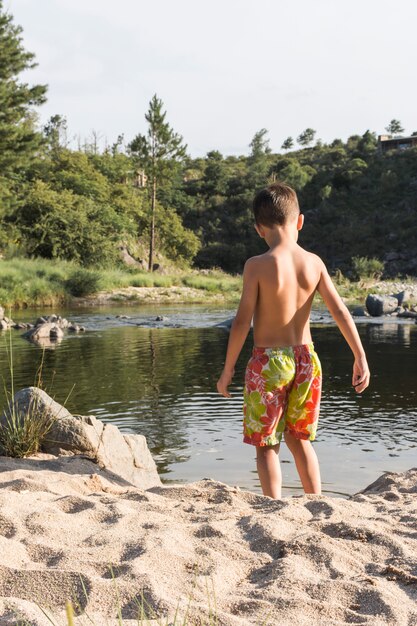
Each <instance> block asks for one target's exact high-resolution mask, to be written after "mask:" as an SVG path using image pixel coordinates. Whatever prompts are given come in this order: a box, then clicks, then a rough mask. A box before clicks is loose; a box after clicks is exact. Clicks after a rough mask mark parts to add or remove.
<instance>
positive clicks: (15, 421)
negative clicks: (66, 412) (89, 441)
mask: <svg viewBox="0 0 417 626" xmlns="http://www.w3.org/2000/svg"><path fill="white" fill-rule="evenodd" d="M6 352H7V357H8V362H9V370H10V389H7V388H6V385H5V383H4V380H3V383H4V393H5V397H6V407H5V410H4V414H3V417H2V423H1V425H0V451H1V454H3V455H5V456H11V457H18V458H23V457H26V456H30V455H32V454H36V453H37V452H39V450H40V448H41V445H42V441H43V439H44V438H45V436H46V435H47V433H48V432H49V431H50V430H51V428H52V426H53V423H54V421H55V420H56V419H57V418H56V416H52V415H51V414H50V413H49V412H45V411H42V410H41V409H40V406H39V397H38V396H36V395H35V396H33V397H32V399H31V401H30V402H29V405H28V407H27V408H26V409H25V410H24V411H23V410H21V409H19V407H18V406H17V404H16V403H15V402H14V395H15V384H14V364H13V343H12V335H11V333H10V334H9V344H7V340H6ZM44 355H45V350H43V351H42V358H41V362H40V364H39V367H38V369H37V372H36V376H35V383H34V385H35V386H36V387H38V388H41V389H43V380H42V370H43V362H44ZM67 400H68V398H67V399H66V400H65V402H66V401H67ZM64 404H65V403H64Z"/></svg>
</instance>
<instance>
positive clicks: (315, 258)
mask: <svg viewBox="0 0 417 626" xmlns="http://www.w3.org/2000/svg"><path fill="white" fill-rule="evenodd" d="M298 251H299V254H300V255H302V256H303V257H304V258H305V260H306V261H308V262H311V263H314V265H316V267H317V266H318V267H320V268H324V267H325V264H324V261H323V259H322V258H321V257H319V255H318V254H315V253H314V252H309V251H308V250H305V249H304V248H302V247H301V246H298ZM271 259H272V257H271V254H270V253H269V251H267V252H264V253H263V254H257V255H255V256H252V257H249V259H247V260H246V262H245V265H244V269H246V270H256V269H257V268H258V269H261V268H262V267H264V266H265V265H266V264H267V263H270V262H271Z"/></svg>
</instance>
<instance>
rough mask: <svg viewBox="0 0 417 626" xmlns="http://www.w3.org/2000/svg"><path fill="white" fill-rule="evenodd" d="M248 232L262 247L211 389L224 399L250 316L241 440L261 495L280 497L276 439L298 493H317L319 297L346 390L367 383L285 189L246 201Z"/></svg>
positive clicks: (348, 322)
mask: <svg viewBox="0 0 417 626" xmlns="http://www.w3.org/2000/svg"><path fill="white" fill-rule="evenodd" d="M253 212H254V217H255V229H256V231H257V233H258V235H259V236H260V237H262V238H263V239H265V241H266V243H267V244H268V246H269V250H268V251H267V252H265V253H264V254H260V255H259V256H254V257H252V258H250V259H248V260H247V261H246V263H245V266H244V269H243V290H242V295H241V300H240V303H239V307H238V310H237V313H236V317H235V318H234V320H233V323H232V327H231V331H230V337H229V342H228V346H227V354H226V360H225V365H224V368H223V372H222V374H221V376H220V378H219V380H218V382H217V390H218V392H219V393H221V394H222V395H223V396H225V397H226V398H230V397H231V395H230V393H229V392H228V390H227V387H228V385H229V384H230V382H231V380H232V377H233V374H234V366H235V363H236V361H237V359H238V357H239V354H240V351H241V350H242V347H243V344H244V343H245V340H246V337H247V334H248V332H249V329H250V326H251V320H252V316H253V339H254V347H253V351H252V356H251V358H250V359H249V361H248V364H247V367H246V372H245V388H244V404H243V413H244V419H243V434H244V437H243V441H244V442H245V443H249V444H252V445H255V446H256V465H257V470H258V475H259V480H260V483H261V486H262V491H263V493H264V495H266V496H270V497H271V498H281V483H282V478H281V469H280V463H279V458H278V452H279V447H280V442H281V439H282V435H283V434H284V439H285V442H286V444H287V445H288V447H289V449H290V451H291V453H292V454H293V456H294V460H295V464H296V467H297V471H298V474H299V476H300V479H301V483H302V485H303V488H304V491H305V493H314V494H320V493H321V479H320V469H319V464H318V459H317V456H316V453H315V451H314V448H313V446H312V445H311V443H310V442H311V441H313V440H314V438H315V434H316V429H317V423H318V417H319V405H320V395H321V365H320V361H319V358H318V356H317V354H316V352H315V350H314V345H313V343H312V339H311V334H310V325H309V316H310V310H311V305H312V302H313V298H314V294H315V292H316V291H318V292H319V294H320V295H321V297H322V298H323V300H324V302H325V304H326V306H327V308H328V309H329V311H330V313H331V315H332V316H333V318H334V320H335V321H336V323H337V325H338V327H339V329H340V331H341V332H342V334H343V336H344V338H345V339H346V341H347V343H348V344H349V346H350V348H351V350H352V352H353V355H354V359H355V360H354V364H353V376H352V385H353V387H354V388H355V390H356V392H357V393H361V392H362V391H363V390H364V389H366V387H367V386H368V385H369V377H370V374H369V368H368V364H367V361H366V356H365V352H364V349H363V346H362V343H361V340H360V338H359V334H358V331H357V329H356V326H355V324H354V322H353V320H352V317H351V315H350V313H349V311H348V309H347V307H346V306H345V304H344V303H343V301H342V299H341V298H340V296H339V294H338V293H337V291H336V288H335V286H334V285H333V283H332V281H331V279H330V276H329V274H328V273H327V270H326V267H325V265H324V263H323V261H322V260H321V259H320V258H319V257H318V256H317V255H315V254H312V253H310V252H307V251H306V250H304V249H303V248H301V246H299V245H298V244H297V239H298V231H299V230H301V228H302V226H303V222H304V216H303V215H302V214H301V213H300V209H299V206H298V200H297V195H296V193H295V191H294V190H293V189H291V187H289V186H288V185H285V184H281V183H274V184H272V185H270V186H269V187H267V188H266V189H263V190H262V191H260V192H259V193H258V194H257V195H256V196H255V199H254V202H253Z"/></svg>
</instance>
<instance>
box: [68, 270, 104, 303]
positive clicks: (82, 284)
mask: <svg viewBox="0 0 417 626" xmlns="http://www.w3.org/2000/svg"><path fill="white" fill-rule="evenodd" d="M100 280H101V275H100V272H98V271H97V270H89V269H84V268H79V269H77V270H75V271H74V272H73V273H72V274H71V275H70V276H69V278H68V279H67V280H66V281H65V287H66V289H67V290H68V291H69V293H70V294H71V295H72V296H77V297H79V296H88V295H89V294H90V293H96V292H97V291H99V290H100Z"/></svg>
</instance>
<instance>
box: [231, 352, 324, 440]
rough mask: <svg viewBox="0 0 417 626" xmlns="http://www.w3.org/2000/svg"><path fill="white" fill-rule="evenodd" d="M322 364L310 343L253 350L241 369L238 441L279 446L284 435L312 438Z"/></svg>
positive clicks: (315, 426) (318, 406) (317, 413)
mask: <svg viewBox="0 0 417 626" xmlns="http://www.w3.org/2000/svg"><path fill="white" fill-rule="evenodd" d="M320 397H321V364H320V360H319V357H318V356H317V353H316V352H315V350H314V344H313V343H307V344H302V345H299V346H290V347H284V348H260V347H256V346H255V347H254V348H253V350H252V356H251V357H250V359H249V361H248V364H247V366H246V371H245V387H244V390H243V414H244V418H243V441H244V443H250V444H252V445H254V446H273V445H275V444H278V443H280V441H281V439H282V433H283V432H289V433H290V434H291V435H293V437H296V438H297V439H310V441H313V440H314V439H315V437H316V430H317V424H318V419H319V410H320Z"/></svg>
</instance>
